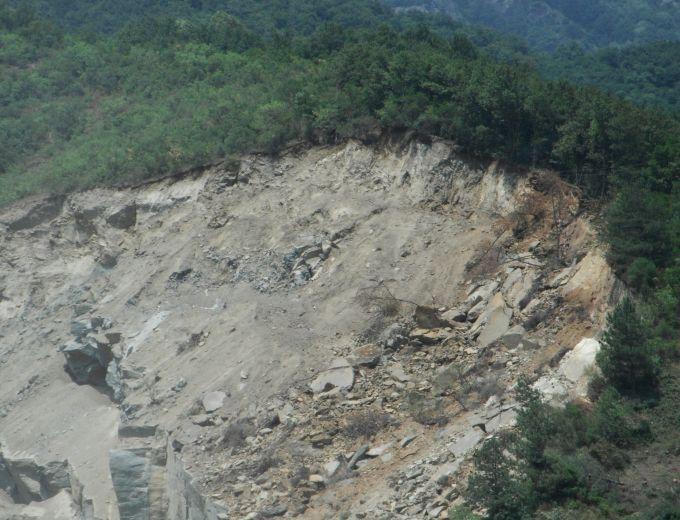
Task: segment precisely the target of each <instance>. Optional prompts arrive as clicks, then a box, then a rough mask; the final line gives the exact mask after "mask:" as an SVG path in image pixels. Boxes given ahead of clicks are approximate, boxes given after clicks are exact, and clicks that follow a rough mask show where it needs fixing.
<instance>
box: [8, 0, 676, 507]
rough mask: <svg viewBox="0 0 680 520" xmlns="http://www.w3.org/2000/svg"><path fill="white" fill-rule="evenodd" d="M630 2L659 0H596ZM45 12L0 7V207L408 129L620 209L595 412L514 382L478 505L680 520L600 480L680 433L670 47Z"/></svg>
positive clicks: (164, 15)
mask: <svg viewBox="0 0 680 520" xmlns="http://www.w3.org/2000/svg"><path fill="white" fill-rule="evenodd" d="M546 3H549V4H551V5H552V6H554V7H558V6H562V8H563V10H564V11H566V8H565V7H564V6H566V5H567V3H565V2H557V1H553V2H546ZM628 4H630V5H631V6H639V7H640V9H642V7H644V6H649V5H650V3H649V2H632V1H631V2H620V3H619V4H614V3H613V2H604V1H602V2H593V3H592V6H594V7H593V8H596V7H597V6H600V7H602V8H603V9H605V7H606V9H614V10H613V11H611V12H617V11H616V10H615V8H614V6H615V5H622V6H623V5H628ZM460 5H463V3H462V2H461V4H460ZM465 5H471V4H465ZM584 5H585V4H584ZM589 5H591V4H589ZM664 5H669V4H664ZM35 7H36V9H35V10H33V9H29V8H27V7H26V4H25V3H24V4H22V6H20V7H18V8H14V7H12V6H10V5H9V4H8V3H1V2H0V150H1V153H0V204H7V203H10V202H12V201H14V200H16V199H18V198H20V197H23V196H26V195H30V194H35V193H42V192H45V191H50V192H65V191H71V190H78V189H83V188H88V187H92V186H96V185H100V184H116V183H121V182H125V181H130V180H137V179H141V178H145V177H149V176H155V175H158V174H164V173H169V172H173V171H175V170H177V169H180V168H186V167H191V166H197V165H201V164H203V163H205V162H208V161H210V160H213V159H217V158H224V157H236V156H237V155H238V154H240V153H244V152H249V151H261V152H265V153H277V152H278V151H280V150H282V149H283V148H285V147H286V146H287V145H288V144H289V143H291V142H292V141H306V142H310V143H334V142H341V141H343V140H345V139H348V138H357V139H362V140H366V141H370V140H375V139H377V138H378V137H379V136H380V135H381V134H382V133H384V132H405V131H410V132H411V133H413V134H414V135H420V136H422V137H424V138H426V137H427V136H431V135H435V136H440V137H443V138H447V139H451V140H454V141H455V142H456V143H458V144H459V145H460V147H461V149H462V150H464V151H465V152H467V153H469V154H473V155H477V156H484V157H497V158H502V159H504V160H506V161H511V162H514V163H517V164H522V165H526V166H529V167H542V168H549V169H552V170H555V171H557V172H558V173H560V175H562V176H563V178H564V179H566V180H567V181H568V182H570V183H572V184H574V185H576V186H578V187H579V188H581V189H582V191H583V193H584V194H585V196H586V197H587V198H590V199H592V200H594V201H596V202H597V203H598V204H600V205H602V204H606V205H607V207H608V210H607V211H606V218H605V222H604V224H603V231H602V236H603V238H604V239H605V240H606V241H607V242H608V243H609V245H610V251H611V253H610V257H611V261H612V264H613V265H614V267H615V268H616V270H617V272H618V273H619V275H620V276H621V277H622V278H623V279H624V280H625V281H626V282H627V283H628V284H629V286H630V288H631V291H632V295H633V299H632V300H626V301H624V302H623V303H622V305H621V307H619V308H618V309H617V310H616V312H615V313H614V314H613V315H612V317H611V319H610V324H609V329H608V332H607V336H606V338H605V341H604V343H605V348H603V354H602V356H601V358H600V359H599V360H598V361H599V364H600V367H601V368H602V373H603V376H602V378H601V380H599V381H597V382H596V383H597V384H596V385H595V386H596V387H597V389H596V391H594V394H593V396H594V397H593V399H594V403H595V405H594V409H593V410H592V411H591V412H589V413H587V412H584V411H583V410H580V409H575V408H572V407H567V408H566V409H565V410H562V411H560V410H553V409H551V408H550V407H548V406H547V405H544V404H543V403H541V402H540V399H539V398H538V397H537V396H536V395H535V393H533V392H532V391H531V389H530V388H529V387H528V386H526V385H525V386H520V391H519V394H520V397H521V400H522V404H523V408H522V412H521V413H520V418H519V423H518V429H517V431H516V432H514V433H513V434H512V435H511V436H509V437H508V438H501V439H497V440H495V441H493V442H492V443H490V444H488V445H486V446H485V447H484V449H482V450H480V452H479V454H478V459H477V467H478V471H477V472H476V473H475V474H474V475H473V477H472V479H473V480H472V482H475V485H474V486H471V489H482V490H486V492H485V493H483V494H477V495H475V494H474V493H472V494H471V495H470V496H469V497H468V500H469V502H470V504H473V505H478V506H480V507H483V508H484V509H485V510H486V511H487V512H488V515H487V517H488V518H493V519H504V518H507V519H515V518H532V517H536V515H544V516H542V518H554V519H557V518H650V519H651V518H668V519H671V518H680V512H679V511H678V508H677V503H678V502H677V497H675V499H674V497H659V499H658V500H656V501H655V502H654V503H653V504H652V505H651V506H649V508H647V509H645V510H644V511H642V512H639V513H640V514H642V515H643V516H630V515H631V514H632V512H630V511H623V510H620V509H619V508H618V506H617V499H616V493H615V490H614V489H612V486H609V485H607V478H608V477H605V475H607V474H611V473H613V472H614V473H615V472H617V471H621V470H623V469H624V468H625V467H626V466H627V465H628V464H629V463H630V460H631V457H630V455H628V454H629V453H634V452H635V451H634V450H637V449H640V450H644V449H649V448H650V446H651V447H654V449H657V450H669V453H673V454H674V455H675V456H677V455H678V453H679V450H680V446H678V444H677V435H675V436H674V435H673V433H672V432H673V431H675V432H676V433H677V428H678V427H680V424H678V417H677V413H676V412H675V411H676V410H677V404H678V402H677V399H678V385H679V384H680V383H679V379H678V377H679V376H678V370H677V362H678V355H679V352H680V351H679V349H678V337H679V335H678V331H679V330H680V323H679V316H680V122H679V120H678V119H677V117H676V115H674V114H673V111H672V110H667V111H666V112H662V111H661V110H660V109H658V108H649V107H646V106H645V105H654V106H657V107H666V108H668V109H677V108H678V99H679V98H678V74H679V72H678V71H679V69H678V63H679V61H678V60H677V59H676V57H677V56H678V46H677V44H674V43H654V44H650V45H646V46H639V47H635V48H631V49H619V50H612V49H606V50H601V51H597V52H596V53H594V54H586V53H584V52H583V51H581V50H579V49H576V48H573V47H571V48H570V47H568V48H565V49H562V50H561V51H560V52H559V53H557V54H556V55H555V56H554V57H552V58H550V59H546V61H543V62H541V63H542V65H541V66H540V67H536V66H533V65H532V64H531V63H532V61H533V58H532V57H531V56H529V55H528V54H527V52H526V48H525V47H523V46H522V45H521V44H518V43H517V42H516V41H515V40H512V39H507V38H503V37H498V36H496V35H494V34H493V33H490V32H488V31H485V30H481V29H478V28H470V27H464V26H462V25H460V24H458V23H456V22H453V21H451V20H450V19H448V18H442V17H436V16H434V15H425V14H422V13H411V12H406V13H402V14H394V13H393V12H392V11H390V10H389V9H387V8H386V7H384V6H383V5H381V4H378V3H375V2H369V1H366V2H363V1H361V0H347V1H345V2H330V1H327V2H313V1H311V0H304V1H300V2H293V1H283V0H281V1H277V2H264V1H250V2H248V1H245V0H234V1H223V2H217V1H216V0H215V1H210V0H203V1H200V0H197V1H194V2H179V1H176V2H160V1H147V2H137V3H133V2H116V3H111V2H107V3H105V2H84V1H80V2H57V1H55V2H35ZM218 8H219V9H218ZM223 9H224V10H223ZM606 9H605V11H603V12H610V11H606ZM635 12H636V11H635V10H634V9H633V7H631V11H630V13H635ZM102 13H105V15H103V16H102V15H101V14H102ZM142 14H144V16H141V15H142ZM582 14H583V13H582ZM565 16H566V15H565ZM571 16H572V18H573V17H574V16H575V15H574V14H573V13H572V15H571ZM603 16H604V15H603ZM612 16H613V15H612ZM659 16H661V14H659ZM674 20H675V18H673V17H672V16H669V17H668V20H666V22H667V24H666V25H668V24H672V23H675V22H674ZM57 22H59V23H57ZM666 25H659V29H658V34H659V35H662V36H663V35H664V34H665V33H664V32H663V31H662V29H663V28H664V27H666ZM650 30H651V29H650ZM642 36H644V35H642ZM642 36H641V37H640V39H644V38H643V37H642ZM614 41H617V40H615V39H614ZM595 43H597V42H594V44H595ZM550 60H554V61H550ZM538 61H539V62H540V59H538ZM545 76H548V77H550V78H552V79H545ZM567 80H570V81H571V82H568V81H567ZM574 82H578V83H586V84H588V83H590V84H597V85H602V86H604V87H606V88H607V89H609V90H610V91H613V92H615V93H618V94H620V96H619V95H616V94H612V93H611V92H606V91H604V90H601V89H599V88H596V87H593V86H588V85H582V86H578V85H575V84H574ZM624 98H628V99H624ZM626 370H627V371H628V372H626ZM622 374H626V376H625V377H623V378H622V376H621V375H622ZM669 432H670V434H669ZM668 436H670V437H671V442H664V441H667V440H668V439H667V437H668ZM673 437H675V439H674V441H673V440H672V438H673ZM660 446H661V447H660ZM508 453H511V454H513V455H512V456H508ZM584 467H587V468H589V473H587V474H586V473H584V472H583V471H582V468H584ZM593 475H597V476H598V478H594V477H593ZM474 479H477V480H474ZM499 479H500V480H499ZM499 482H500V483H501V484H502V486H501V488H502V489H503V490H504V491H503V492H502V493H497V494H494V493H493V490H498V489H499ZM485 486H486V487H485ZM674 503H675V505H674ZM545 515H548V516H545ZM550 515H552V516H550ZM560 515H561V516H560ZM569 515H571V516H569ZM574 515H576V516H574ZM644 515H646V516H644ZM468 517H470V518H472V517H474V516H473V515H472V513H471V512H469V511H466V510H463V509H461V510H459V511H454V512H452V518H468Z"/></svg>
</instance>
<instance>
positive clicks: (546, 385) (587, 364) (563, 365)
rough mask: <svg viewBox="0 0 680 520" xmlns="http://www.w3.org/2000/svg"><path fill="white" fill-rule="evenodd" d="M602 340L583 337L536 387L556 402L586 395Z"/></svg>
mask: <svg viewBox="0 0 680 520" xmlns="http://www.w3.org/2000/svg"><path fill="white" fill-rule="evenodd" d="M599 350H600V342H599V341H597V340H596V339H593V338H584V339H582V340H581V341H580V342H579V343H578V344H577V345H576V346H575V347H574V349H573V350H571V351H570V352H567V353H566V354H565V355H564V357H563V358H562V360H561V361H560V364H559V366H558V367H557V369H556V370H555V371H553V372H552V373H550V374H547V375H545V376H543V377H541V378H540V379H539V380H538V381H536V382H535V383H534V388H536V389H537V390H539V391H540V392H541V393H543V394H544V395H545V396H546V397H547V398H548V399H550V400H551V401H554V402H555V403H559V402H564V401H565V400H567V399H574V398H576V397H586V395H587V392H588V381H589V379H590V377H589V376H590V374H591V371H592V370H594V369H595V358H596V356H597V353H598V352H599Z"/></svg>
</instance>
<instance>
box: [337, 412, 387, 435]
mask: <svg viewBox="0 0 680 520" xmlns="http://www.w3.org/2000/svg"><path fill="white" fill-rule="evenodd" d="M390 422H391V418H390V416H389V415H388V414H386V413H383V412H381V411H380V410H378V409H376V408H369V409H367V410H360V411H357V412H354V413H351V414H350V415H348V416H347V418H346V419H345V425H344V427H343V429H342V431H343V433H344V434H345V436H347V437H349V438H350V439H358V438H362V437H363V438H364V439H370V438H372V437H375V436H376V435H377V434H378V433H379V432H380V431H381V430H382V429H384V428H385V427H387V426H388V425H389V424H390Z"/></svg>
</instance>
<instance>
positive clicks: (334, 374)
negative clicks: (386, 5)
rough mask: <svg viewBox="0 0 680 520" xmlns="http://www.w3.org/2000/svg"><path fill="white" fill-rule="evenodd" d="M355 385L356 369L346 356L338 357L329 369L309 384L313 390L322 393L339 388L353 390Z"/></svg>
mask: <svg viewBox="0 0 680 520" xmlns="http://www.w3.org/2000/svg"><path fill="white" fill-rule="evenodd" d="M353 386H354V369H353V368H352V365H351V364H350V362H349V361H347V360H346V359H345V358H338V359H336V360H335V361H333V363H331V366H330V367H328V369H326V370H324V371H323V372H321V373H320V374H319V375H318V376H317V377H316V378H315V379H314V381H312V382H311V383H310V385H309V387H310V388H311V389H312V392H314V393H315V394H320V393H321V392H326V391H328V390H332V389H333V388H338V389H339V390H351V389H352V387H353Z"/></svg>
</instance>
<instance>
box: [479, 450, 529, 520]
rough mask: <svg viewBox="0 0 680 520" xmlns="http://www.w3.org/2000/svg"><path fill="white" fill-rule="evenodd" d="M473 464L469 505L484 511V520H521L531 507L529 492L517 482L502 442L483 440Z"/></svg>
mask: <svg viewBox="0 0 680 520" xmlns="http://www.w3.org/2000/svg"><path fill="white" fill-rule="evenodd" d="M474 462H475V471H474V473H473V474H472V475H471V476H470V479H469V481H468V491H467V498H468V500H469V502H470V503H471V504H473V505H475V506H476V507H482V508H484V509H486V518H489V519H492V520H518V519H521V518H524V517H525V516H526V514H527V512H528V510H529V507H528V504H529V503H530V500H528V488H527V487H526V486H525V485H523V484H522V482H521V481H520V479H519V478H518V476H519V475H518V472H517V468H516V464H515V461H514V460H513V459H511V458H510V456H509V455H508V454H506V446H505V442H504V440H503V438H499V437H492V438H490V439H488V440H486V441H485V442H484V444H482V447H481V448H479V450H477V452H476V453H475V455H474Z"/></svg>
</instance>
